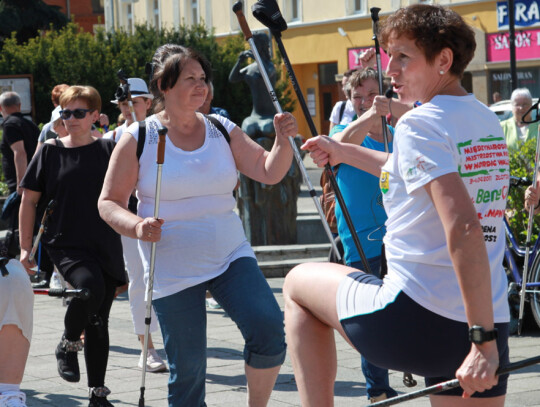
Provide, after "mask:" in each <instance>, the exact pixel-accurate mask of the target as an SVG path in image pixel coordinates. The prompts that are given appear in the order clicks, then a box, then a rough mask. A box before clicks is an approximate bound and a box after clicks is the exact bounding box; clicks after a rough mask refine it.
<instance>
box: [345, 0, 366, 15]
mask: <svg viewBox="0 0 540 407" xmlns="http://www.w3.org/2000/svg"><path fill="white" fill-rule="evenodd" d="M366 9H367V7H366V0H347V10H348V12H349V14H366V13H367V11H366Z"/></svg>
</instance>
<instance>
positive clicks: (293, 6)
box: [283, 0, 302, 21]
mask: <svg viewBox="0 0 540 407" xmlns="http://www.w3.org/2000/svg"><path fill="white" fill-rule="evenodd" d="M283 5H284V7H283V9H284V11H285V13H284V17H285V19H286V20H287V21H300V20H301V19H302V18H301V15H300V11H301V8H302V5H301V0H284V1H283Z"/></svg>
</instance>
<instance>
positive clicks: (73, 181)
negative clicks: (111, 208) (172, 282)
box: [21, 139, 126, 285]
mask: <svg viewBox="0 0 540 407" xmlns="http://www.w3.org/2000/svg"><path fill="white" fill-rule="evenodd" d="M114 146H115V143H114V141H112V140H104V139H97V140H96V141H94V142H93V143H90V144H87V145H85V146H81V147H73V148H65V147H64V146H63V145H62V143H61V142H60V140H57V144H56V145H54V144H48V143H46V144H44V145H43V148H42V149H41V150H40V151H39V152H38V153H37V154H36V156H35V157H34V158H33V159H32V161H31V162H30V164H29V166H28V169H27V171H26V174H25V176H24V178H23V180H22V182H21V186H22V187H23V188H26V189H30V190H32V191H37V192H41V193H42V198H41V200H42V202H44V203H49V202H50V201H51V200H52V199H54V200H55V201H56V206H55V207H54V210H53V212H52V214H51V215H50V216H49V219H48V222H47V228H46V230H45V232H44V234H43V236H42V243H43V245H44V247H45V249H47V252H48V253H49V255H50V256H51V259H52V260H53V262H54V264H55V265H56V266H57V267H58V269H59V271H60V273H62V275H63V276H64V277H66V275H67V274H69V271H70V269H71V268H73V266H75V265H77V264H78V263H79V262H80V261H85V260H92V261H95V262H97V263H98V264H99V265H100V266H101V268H102V270H104V271H105V272H106V273H107V274H108V275H110V276H111V277H113V278H114V279H115V280H117V283H118V285H121V284H124V283H125V280H126V274H125V270H124V260H123V255H122V242H121V240H120V235H119V234H118V233H116V232H115V231H114V230H113V229H112V228H111V227H110V226H109V225H107V223H105V221H104V220H103V219H101V217H100V216H99V211H98V207H97V202H98V198H99V195H100V193H101V189H102V187H103V181H104V179H105V173H106V172H107V167H108V165H109V159H110V157H111V153H112V151H113V149H114Z"/></svg>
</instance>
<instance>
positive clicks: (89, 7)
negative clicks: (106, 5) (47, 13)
mask: <svg viewBox="0 0 540 407" xmlns="http://www.w3.org/2000/svg"><path fill="white" fill-rule="evenodd" d="M43 1H44V3H46V4H48V5H49V6H58V7H60V10H61V12H62V13H64V14H65V15H66V16H67V17H68V19H70V20H71V21H73V22H75V23H77V24H79V26H81V28H82V29H83V31H86V32H90V33H93V32H94V30H95V28H96V26H102V25H103V23H104V13H103V2H104V0H43Z"/></svg>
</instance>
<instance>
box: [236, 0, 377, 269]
mask: <svg viewBox="0 0 540 407" xmlns="http://www.w3.org/2000/svg"><path fill="white" fill-rule="evenodd" d="M236 4H238V3H236ZM235 6H236V5H235ZM251 9H252V11H253V16H254V17H255V18H256V19H257V20H259V21H260V22H261V23H262V24H263V25H265V26H266V27H268V28H269V29H270V32H271V33H272V35H273V36H274V38H275V40H276V43H277V45H278V48H279V52H280V53H281V56H282V57H283V62H284V63H285V67H286V68H287V73H288V74H289V78H290V79H291V83H292V85H293V88H294V91H295V93H296V97H297V98H298V102H299V103H300V106H301V107H302V111H303V113H304V117H305V119H306V122H307V124H308V126H309V129H310V131H311V135H312V136H313V137H316V136H317V135H318V134H317V129H316V127H315V123H313V119H312V118H311V115H310V113H309V109H308V107H307V104H306V101H305V99H304V95H303V94H302V90H301V89H300V87H299V86H298V81H297V80H296V75H295V74H294V70H293V69H292V65H291V61H290V60H289V57H288V55H287V51H286V50H285V47H284V46H283V42H282V41H281V31H284V30H286V29H287V23H286V22H285V20H284V19H283V17H282V16H281V12H280V11H279V7H278V5H277V3H276V1H275V0H268V1H267V0H258V2H257V3H255V4H254V5H253V6H252V8H251ZM233 10H234V9H233ZM246 25H247V23H246ZM324 170H325V171H326V175H327V177H328V179H329V180H330V183H331V184H332V188H333V189H334V194H335V196H336V199H337V201H338V202H339V206H340V207H341V211H342V212H343V217H344V218H345V222H346V223H347V227H348V228H349V231H350V233H351V236H352V239H353V242H354V245H355V247H356V250H357V251H358V254H359V255H360V259H361V260H362V265H363V266H364V271H365V272H366V273H369V274H371V268H370V267H369V263H368V261H367V258H366V255H365V253H364V250H363V249H362V245H361V243H360V240H359V239H358V235H357V233H356V229H355V227H354V224H353V221H352V219H351V215H350V213H349V211H348V209H347V206H346V204H345V200H344V199H343V195H342V194H341V190H340V189H339V186H338V184H337V181H336V177H335V176H334V173H333V171H332V168H331V167H330V165H329V164H326V165H325V166H324ZM313 192H314V191H313ZM314 199H315V198H314ZM317 203H318V202H317ZM319 208H320V205H319V206H318V207H317V209H319ZM319 214H320V215H321V219H323V224H324V220H325V217H324V214H323V212H322V208H321V209H320V211H319ZM332 240H333V239H332Z"/></svg>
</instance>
